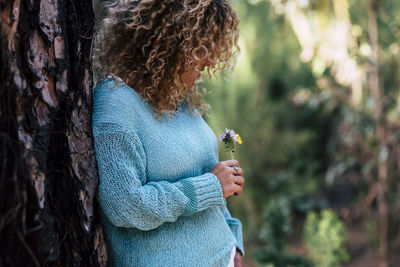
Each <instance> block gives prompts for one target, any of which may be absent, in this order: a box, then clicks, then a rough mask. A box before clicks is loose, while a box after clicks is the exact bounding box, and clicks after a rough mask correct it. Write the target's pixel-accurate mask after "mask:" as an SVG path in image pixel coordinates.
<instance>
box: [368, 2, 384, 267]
mask: <svg viewBox="0 0 400 267" xmlns="http://www.w3.org/2000/svg"><path fill="white" fill-rule="evenodd" d="M377 9H378V1H377V0H370V1H369V8H368V18H369V21H368V26H369V38H370V43H371V57H370V60H371V64H372V66H371V70H370V73H369V84H370V90H371V94H372V97H373V99H374V104H375V107H374V117H375V123H376V138H377V141H378V143H379V147H380V149H379V150H380V152H379V156H378V162H377V166H378V182H377V202H378V213H379V254H380V258H381V259H380V267H387V266H388V264H389V246H388V229H389V222H388V219H389V216H388V211H389V208H388V200H387V187H388V186H387V183H388V182H387V179H388V154H389V152H388V149H389V148H388V143H387V140H386V139H387V138H386V117H385V113H384V109H383V102H382V96H383V92H382V89H381V86H380V81H379V80H380V79H379V42H378V25H377V16H376V12H377Z"/></svg>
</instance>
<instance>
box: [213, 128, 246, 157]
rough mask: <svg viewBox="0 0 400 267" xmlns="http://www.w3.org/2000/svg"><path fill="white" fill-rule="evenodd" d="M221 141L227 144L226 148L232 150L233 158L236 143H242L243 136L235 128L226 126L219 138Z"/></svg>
mask: <svg viewBox="0 0 400 267" xmlns="http://www.w3.org/2000/svg"><path fill="white" fill-rule="evenodd" d="M218 140H219V141H221V142H223V143H224V144H225V149H226V150H227V151H230V152H231V158H232V159H233V153H234V152H235V147H236V144H237V143H238V144H239V145H240V144H242V138H241V137H240V135H239V134H237V133H235V131H234V130H229V129H227V128H225V132H223V133H222V134H221V136H220V137H219V138H218Z"/></svg>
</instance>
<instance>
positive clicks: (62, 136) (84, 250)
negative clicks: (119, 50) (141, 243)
mask: <svg viewBox="0 0 400 267" xmlns="http://www.w3.org/2000/svg"><path fill="white" fill-rule="evenodd" d="M0 15H1V20H0V28H1V33H0V34H1V38H0V45H1V47H0V62H1V65H0V78H1V80H0V196H1V199H0V267H1V266H105V261H106V251H105V245H104V241H103V235H102V231H101V227H100V226H99V224H98V222H97V216H96V213H95V210H96V208H95V206H94V205H95V201H94V199H95V197H94V194H95V189H96V187H97V183H98V179H97V171H96V164H95V160H94V155H93V147H92V139H91V134H90V132H91V131H90V110H91V87H92V72H91V57H92V55H91V53H92V45H93V26H94V14H93V7H92V2H91V1H88V0H70V1H61V0H38V1H32V0H0Z"/></svg>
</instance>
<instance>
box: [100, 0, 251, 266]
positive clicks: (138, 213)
mask: <svg viewBox="0 0 400 267" xmlns="http://www.w3.org/2000/svg"><path fill="white" fill-rule="evenodd" d="M237 27H238V18H237V16H236V14H235V13H234V12H233V10H232V9H231V7H230V5H229V4H228V2H227V1H225V0H182V1H176V0H142V1H121V2H118V3H117V4H114V5H113V6H110V8H109V11H108V15H107V17H106V18H105V20H104V24H103V27H102V29H101V33H100V41H99V48H100V49H99V52H98V55H97V58H98V66H97V71H98V72H99V73H100V74H101V75H108V74H111V77H108V78H106V79H103V80H101V81H100V82H98V83H97V85H96V88H95V89H94V96H93V97H94V98H93V120H92V125H93V135H94V141H95V153H96V159H97V162H98V170H99V177H100V185H99V189H98V199H99V203H100V207H101V209H100V213H101V214H100V215H101V219H102V223H103V225H104V231H105V236H106V242H107V247H108V252H109V264H110V265H111V266H118V267H120V266H121V267H122V266H135V267H141V266H146V267H147V266H149V267H157V266H171V267H172V266H185V267H187V266H189V267H190V266H196V267H197V266H207V267H217V266H221V267H226V266H241V258H242V256H243V255H244V249H243V241H242V226H241V223H240V221H239V220H238V219H235V218H232V217H231V215H230V213H229V211H228V209H227V207H226V198H227V197H229V196H231V195H233V194H236V195H240V194H241V192H242V186H243V184H244V179H243V177H242V175H243V171H242V169H241V168H240V167H239V163H238V162H237V161H236V160H229V161H223V162H218V144H217V139H216V136H215V134H214V133H213V131H212V130H211V129H210V127H209V126H208V125H207V124H206V123H205V122H204V120H203V119H202V117H201V115H202V114H203V113H204V112H205V111H206V109H207V107H208V106H207V104H206V103H205V102H204V100H203V97H204V92H203V93H199V92H198V91H197V87H196V84H195V81H196V80H197V79H198V78H199V77H200V76H201V72H202V71H203V69H204V68H205V67H208V72H209V73H213V72H215V71H217V70H230V69H232V67H233V63H234V58H235V56H236V53H237V51H238V47H237V38H238V28H237ZM233 263H234V265H233Z"/></svg>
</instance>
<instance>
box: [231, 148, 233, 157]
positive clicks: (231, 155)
mask: <svg viewBox="0 0 400 267" xmlns="http://www.w3.org/2000/svg"><path fill="white" fill-rule="evenodd" d="M231 159H233V151H232V150H231Z"/></svg>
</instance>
